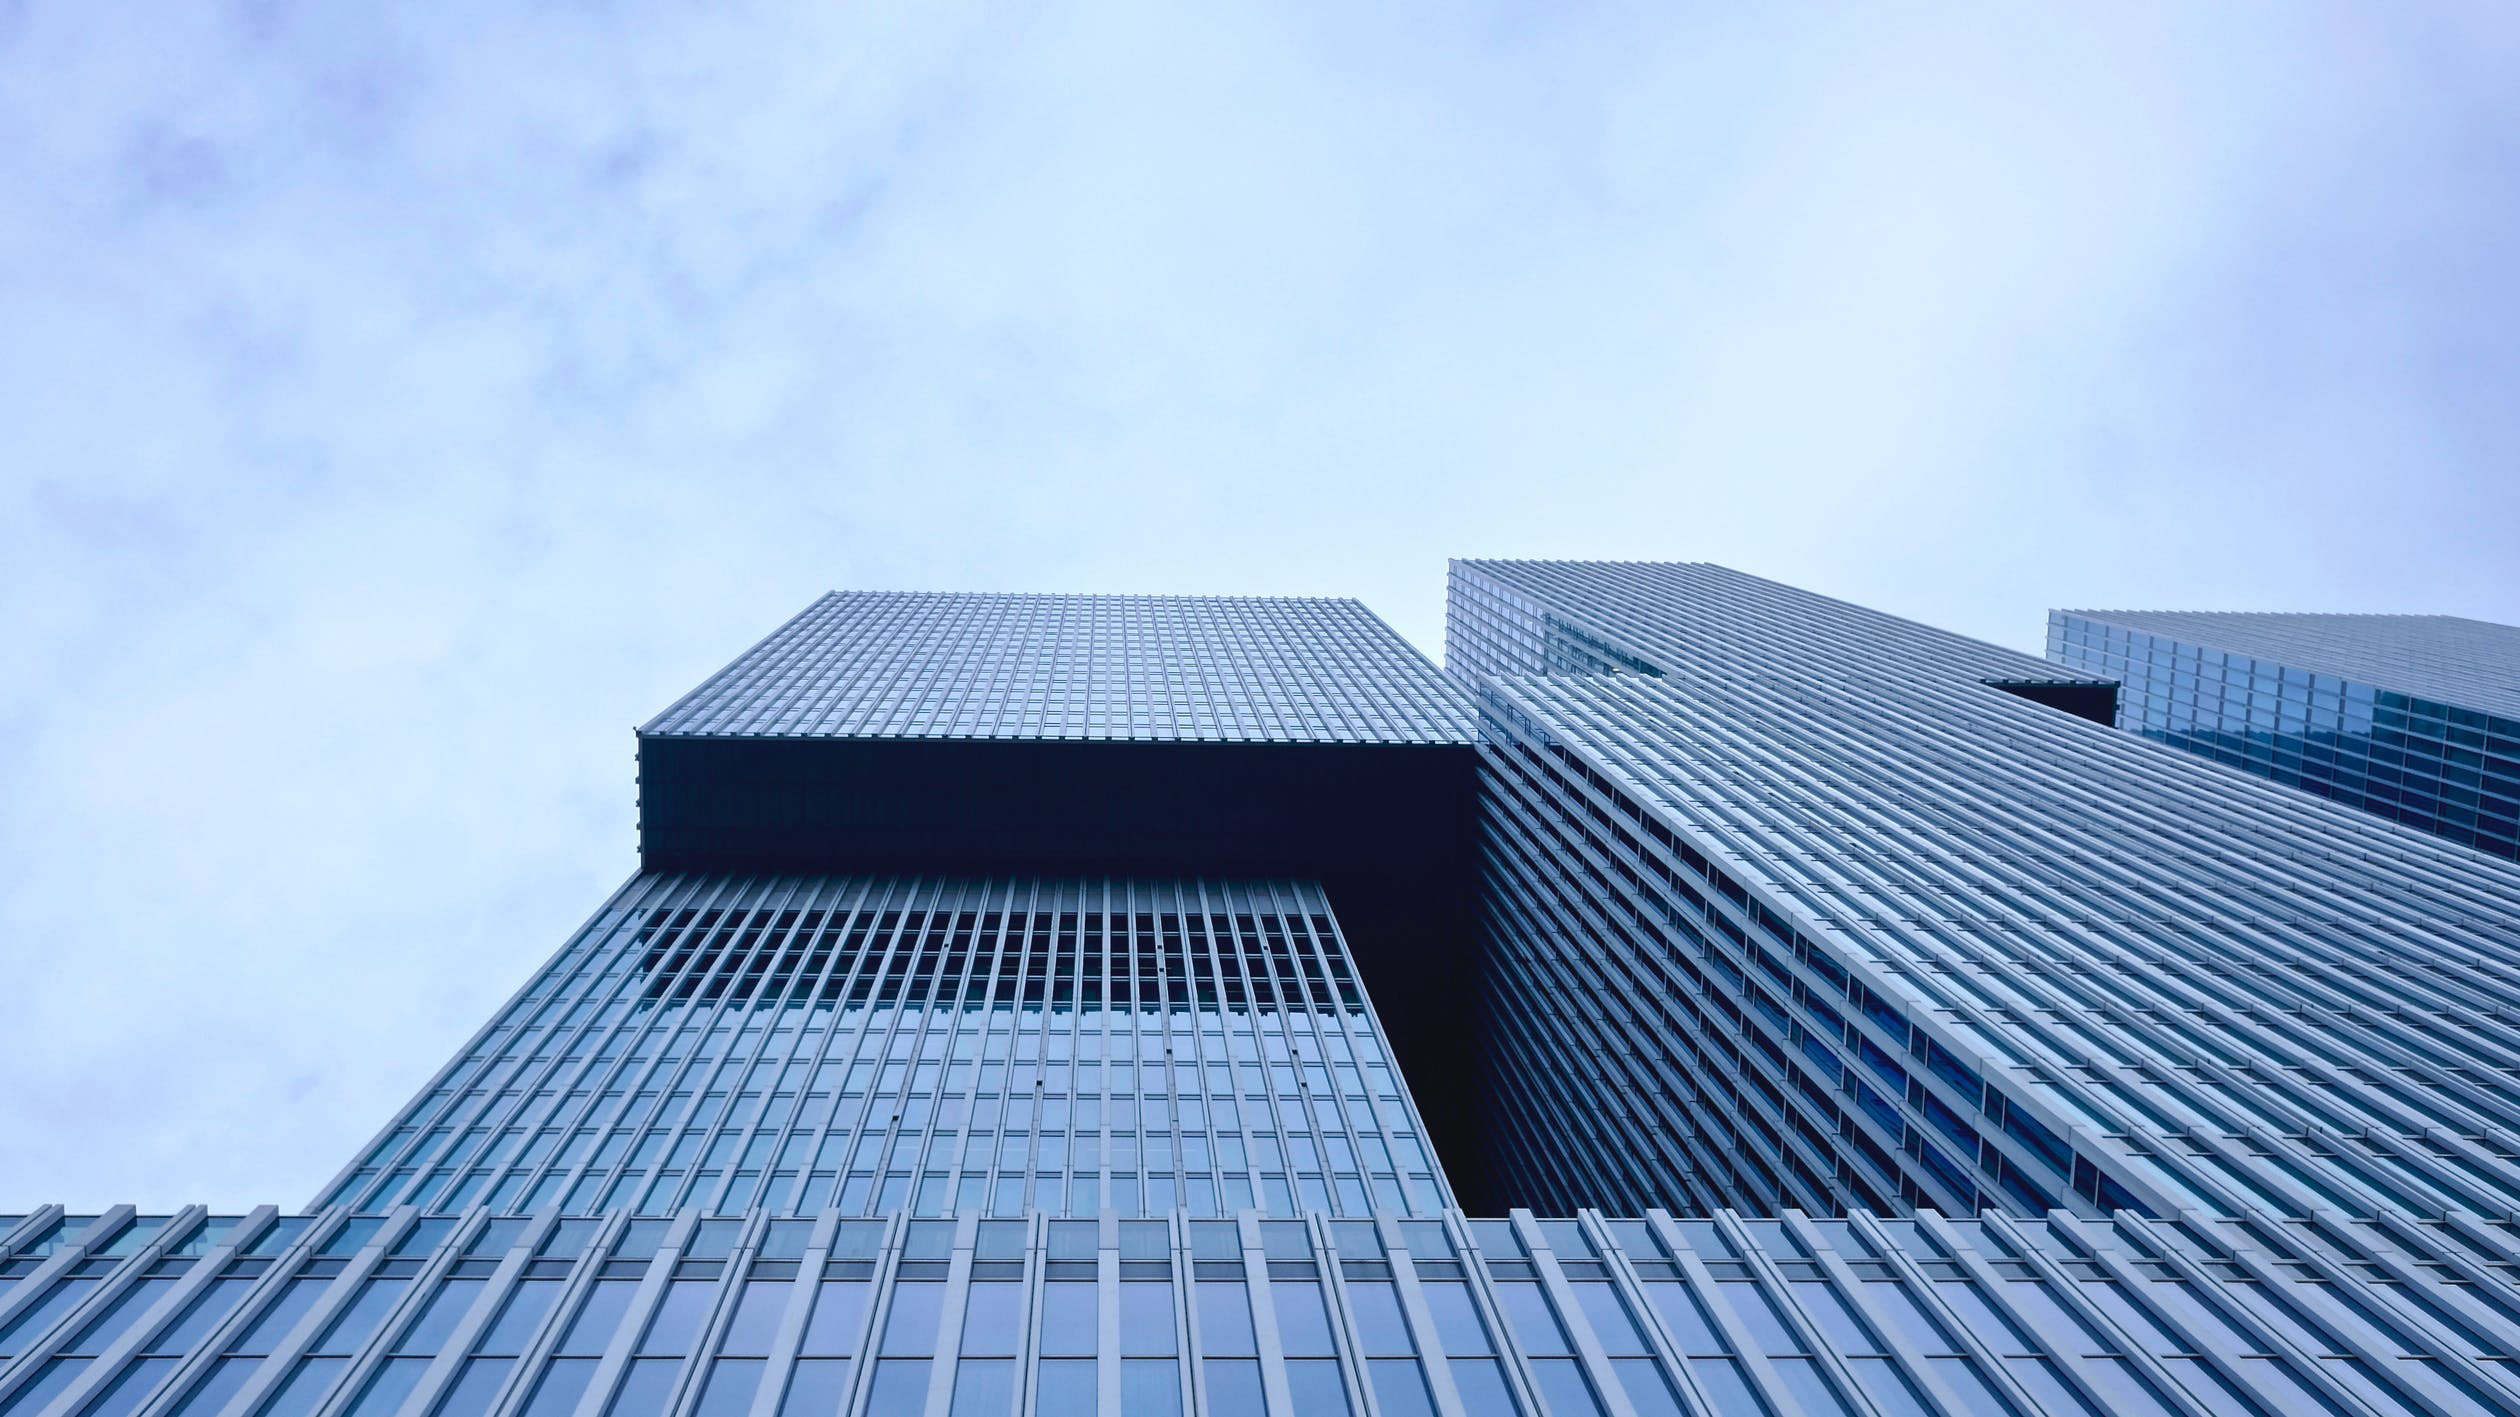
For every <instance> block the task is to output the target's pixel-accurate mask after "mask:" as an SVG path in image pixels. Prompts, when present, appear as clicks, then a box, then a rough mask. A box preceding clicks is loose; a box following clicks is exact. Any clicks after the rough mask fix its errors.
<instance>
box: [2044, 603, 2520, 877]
mask: <svg viewBox="0 0 2520 1417" xmlns="http://www.w3.org/2000/svg"><path fill="white" fill-rule="evenodd" d="M2048 658H2050V659H2051V660H2054V661H2055V662H2057V663H2058V664H2062V665H2067V666H2070V667H2072V668H2074V669H2076V670H2079V671H2082V672H2085V673H2090V674H2099V675H2105V676H2107V677H2109V678H2112V679H2116V680H2119V681H2120V682H2121V683H2122V684H2123V685H2124V686H2125V687H2124V692H2123V694H2122V697H2121V699H2120V701H2119V711H2120V722H2119V726H2120V727H2123V728H2125V729H2127V730H2128V731H2130V732H2134V733H2140V734H2142V735H2144V736H2145V737H2147V738H2152V739H2155V740H2157V741H2159V742H2163V743H2167V744H2169V745H2170V746H2172V747H2174V748H2184V749H2186V750H2187V751H2189V752H2191V753H2197V754H2200V755H2202V756H2205V757H2209V758H2212V759H2214V760H2215V761H2216V762H2220V763H2227V764H2229V765H2231V766H2233V767H2236V768H2238V769H2240V770H2241V771H2243V772H2248V773H2254V774H2256V775H2257V776H2259V777H2264V778H2271V779H2273V780H2274V781H2276V782H2280V783H2283V784H2285V785H2286V786H2289V787H2299V788H2303V789H2305V790H2307V791H2311V792H2315V793H2318V794H2319V795H2320V796H2322V797H2328V798H2333V799H2334V800H2336V801H2339V802H2343V803H2347V804H2349V805H2351V806H2355V807H2360V808H2362V809H2363V810H2364V811H2366V812H2373V813H2377V814H2378V815H2380V816H2383V817H2387V818H2389V819H2390V820H2392V821H2398V822H2404V823H2405V824H2406V825H2408V826H2411V827H2416V828H2418V829H2420V830H2423V831H2428V832H2431V833H2433V834H2434V835H2436V836H2442V837H2447V838H2449V839H2450V840H2452V841H2455V842H2459V843H2461V844H2462V845H2466V846H2473V847H2475V848H2476V849H2477V850H2479V851H2485V852H2490V853H2492V854H2493V855H2496V856H2500V857H2503V858H2505V859H2507V860H2520V629H2515V628H2513V627H2512V626H2509V625H2495V624H2489V623H2487V622H2485V621H2481V620H2463V619H2460V618H2458V617H2456V616H2451V615H2249V614H2221V613H2213V612H2194V611H2143V610H2052V611H2050V612H2048Z"/></svg>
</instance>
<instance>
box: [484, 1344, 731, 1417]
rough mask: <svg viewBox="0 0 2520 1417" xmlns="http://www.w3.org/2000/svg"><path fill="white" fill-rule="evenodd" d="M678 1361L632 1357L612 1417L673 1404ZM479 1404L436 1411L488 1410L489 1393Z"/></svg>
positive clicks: (652, 1414)
mask: <svg viewBox="0 0 2520 1417" xmlns="http://www.w3.org/2000/svg"><path fill="white" fill-rule="evenodd" d="M682 1369H683V1365H682V1360H681V1359H679V1358H633V1359H631V1360H630V1370H629V1372H627V1373H625V1374H623V1376H622V1379H621V1386H620V1388H619V1389H617V1390H616V1391H615V1392H614V1393H613V1400H612V1406H611V1407H610V1408H609V1409H607V1410H608V1411H610V1412H611V1414H612V1417H656V1414H658V1413H661V1412H663V1411H665V1410H666V1408H667V1405H668V1404H669V1403H670V1402H672V1401H673V1397H674V1384H675V1382H676V1381H677V1380H679V1379H680V1378H681V1377H682ZM483 1398H484V1400H483V1401H481V1402H479V1403H457V1402H455V1401H453V1400H452V1399H450V1400H449V1401H448V1402H447V1403H446V1404H445V1405H444V1406H442V1407H441V1408H439V1412H440V1414H441V1417H460V1414H463V1413H468V1412H487V1411H489V1410H490V1404H489V1402H488V1400H487V1399H488V1394H486V1393H485V1394H483Z"/></svg>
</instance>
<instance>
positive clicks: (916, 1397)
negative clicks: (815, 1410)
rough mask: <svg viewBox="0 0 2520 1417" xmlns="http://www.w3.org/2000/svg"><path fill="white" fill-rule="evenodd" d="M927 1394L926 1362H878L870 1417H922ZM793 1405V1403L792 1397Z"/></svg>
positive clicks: (869, 1399)
mask: <svg viewBox="0 0 2520 1417" xmlns="http://www.w3.org/2000/svg"><path fill="white" fill-rule="evenodd" d="M927 1394H928V1360H927V1359H925V1358H884V1359H879V1360H877V1362H876V1364H875V1386H874V1388H873V1389H872V1390H871V1391H869V1393H868V1394H867V1401H866V1413H867V1417H919V1414H920V1413H922V1412H925V1411H926V1410H927ZM790 1401H791V1403H793V1401H794V1398H793V1396H791V1398H790Z"/></svg>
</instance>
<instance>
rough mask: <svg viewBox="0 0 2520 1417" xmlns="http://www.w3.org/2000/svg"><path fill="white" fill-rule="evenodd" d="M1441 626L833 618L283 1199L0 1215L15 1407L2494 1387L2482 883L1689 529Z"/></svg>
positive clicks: (2511, 1251) (1511, 584) (1305, 1404)
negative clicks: (1712, 552) (524, 970)
mask: <svg viewBox="0 0 2520 1417" xmlns="http://www.w3.org/2000/svg"><path fill="white" fill-rule="evenodd" d="M1448 644H1449V651H1450V653H1449V657H1448V658H1449V662H1448V664H1447V666H1446V670H1444V671H1439V670H1437V669H1436V668H1435V667H1434V666H1432V665H1430V664H1428V663H1427V662H1426V661H1425V660H1424V659H1422V658H1421V657H1419V656H1418V655H1417V654H1416V653H1415V652H1414V651H1412V650H1410V649H1409V648H1408V647H1407V646H1406V645H1405V644H1403V643H1402V642H1401V641H1400V640H1399V639H1398V638H1397V637H1396V636H1394V635H1392V634H1391V632H1390V631H1389V630H1388V629H1387V628H1385V627H1383V626H1382V625H1381V623H1380V622H1379V621H1377V620H1375V619H1374V618H1373V617H1372V616H1371V615H1370V614H1368V613H1367V612H1365V611H1364V609H1363V608H1362V607H1360V606H1358V605H1356V604H1355V603H1354V602H1348V601H1326V600H1219V599H1192V598H1179V597H1080V596H924V595H835V596H829V597H826V598H824V599H823V600H821V601H818V602H817V603H816V604H815V605H813V606H812V607H809V608H808V609H807V611H806V612H805V613H804V614H802V615H800V616H799V617H798V618H797V619H796V620H794V621H792V622H791V623H790V624H789V625H787V626H786V627H784V628H782V629H781V630H779V631H778V632H777V633H775V634H774V635H772V636H771V637H770V638H769V639H768V640H765V641H764V642H763V643H762V644H761V645H759V646H757V647H755V648H754V649H753V650H752V651H750V652H748V653H747V654H745V655H744V656H743V657H741V658H739V659H738V660H737V661H736V662H735V663H734V664H732V665H730V666H729V667H728V668H727V669H726V670H724V671H722V672H721V673H719V674H718V675H716V676H714V677H713V678H711V679H710V680H709V681H708V682H706V683H704V684H703V685H701V686H700V688H698V689H697V690H695V691H694V692H693V693H692V694H690V695H688V696H686V697H685V698H684V699H682V700H681V701H679V702H678V703H676V704H674V705H673V706H672V707H670V708H669V709H667V710H666V712H664V713H663V714H661V715H659V716H658V717H657V718H656V719H655V720H654V721H652V722H651V723H649V724H648V725H647V726H646V727H645V728H643V729H642V730H640V733H639V737H638V761H639V783H638V788H639V808H640V863H639V870H638V871H637V873H636V874H635V875H633V876H632V878H631V879H630V880H629V881H628V882H627V883H626V884H625V885H623V886H622V887H621V889H620V890H618V891H617V892H616V893H615V894H614V896H613V897H612V898H611V899H610V900H609V901H607V902H606V903H605V904H604V905H603V906H602V908H601V909H599V910H598V911H597V912H596V914H595V916H594V917H593V918H592V919H591V920H589V921H588V923H587V924H586V925H585V926H584V927H583V928H582V929H581V930H580V931H579V932H578V933H577V934H576V935H575V936H574V937H572V938H571V939H570V940H569V941H568V942H567V943H565V944H564V945H563V946H562V948H561V949H560V951H559V953H558V954H557V955H555V956H554V957H553V958H552V959H551V960H550V962H549V963H548V964H547V965H546V966H545V967H544V968H543V969H542V970H540V971H539V972H537V973H536V974H535V976H534V977H533V979H532V980H531V981H530V982H529V983H528V984H527V985H526V987H525V988H524V989H523V990H522V991H521V992H520V993H519V994H518V995H517V997H516V998H515V999H513V1000H512V1001H510V1003H509V1004H508V1005H507V1006H506V1007H505V1008H504V1009H502V1010H501V1011H500V1012H499V1014H498V1015H496V1016H495V1017H494V1018H493V1019H492V1020H491V1021H490V1023H489V1024H488V1025H487V1026H486V1027H485V1028H484V1029H483V1030H482V1032H481V1033H480V1034H479V1035H478V1036H476V1037H475V1038H474V1039H473V1040H472V1042H471V1043H470V1044H468V1045H467V1046H466V1047H465V1048H464V1049H463V1050H462V1052H460V1053H459V1054H458V1056H457V1057H456V1058H455V1059H453V1060H452V1061H451V1062H450V1063H449V1064H448V1065H447V1067H446V1068H444V1069H443V1070H442V1071H441V1072H440V1073H439V1075H438V1076H436V1077H435V1078H433V1079H432V1080H430V1081H429V1082H428V1083H427V1084H426V1085H425V1086H424V1087H423V1088H422V1089H421V1092H420V1094H419V1095H418V1096H417V1097H416V1098H414V1099H413V1101H412V1102H411V1104H410V1105H409V1106H408V1107H406V1108H405V1109H404V1110H403V1111H402V1112H401V1113H400V1114H399V1115H397V1116H396V1117H395V1118H394V1119H393V1120H392V1121H391V1122H389V1123H388V1124H387V1126H386V1127H385V1129H384V1130H383V1132H382V1133H381V1134H380V1135H379V1136H378V1137H377V1138H376V1139H375V1140H374V1141H373V1142H372V1143H371V1144H370V1145H369V1146H368V1147H367V1148H365V1149H364V1150H363V1151H362V1153H361V1154H360V1155H359V1156H358V1157H357V1158H355V1159H354V1160H352V1161H351V1162H350V1163H349V1164H348V1165H347V1166H345V1167H344V1168H343V1170H342V1172H341V1173H340V1174H339V1175H338V1176H337V1177H336V1178H335V1179H334V1180H333V1181H332V1182H331V1183H330V1184H329V1185H328V1186H327V1187H326V1188H325V1191H324V1192H323V1194H322V1196H321V1197H320V1198H319V1200H318V1202H317V1203H316V1205H314V1206H313V1207H312V1208H310V1209H309V1210H307V1211H305V1212H303V1213H298V1214H283V1213H280V1212H278V1211H276V1210H274V1209H272V1208H269V1207H265V1208H263V1209H259V1210H255V1211H252V1212H250V1213H245V1214H233V1213H230V1214H216V1215H214V1214H209V1213H207V1212H206V1211H205V1210H203V1209H201V1208H198V1207H196V1208H192V1209H187V1210H184V1211H180V1212H177V1213H174V1214H153V1215H140V1214H136V1213H135V1212H134V1211H133V1210H132V1209H131V1208H130V1207H117V1208H112V1209H108V1210H104V1211H99V1212H89V1213H80V1214H68V1213H65V1212H64V1210H63V1209H62V1208H61V1207H59V1206H38V1207H30V1208H24V1209H13V1210H8V1211H6V1212H5V1213H0V1417H389V1414H391V1417H1087V1414H1091V1415H1092V1417H1173V1414H1200V1417H1207V1414H1214V1415H1215V1417H1680V1414H1688V1417H1735V1414H1745V1413H1747V1414H1763V1415H1764V1417H1792V1414H1800V1413H1820V1414H1828V1415H1829V1417H1910V1414H1936V1417H1961V1414H1968V1417H1978V1415H1979V1414H2020V1417H2030V1414H2049V1413H2053V1414H2072V1415H2073V1417H2100V1415H2101V1414H2108V1415H2109V1417H2115V1415H2116V1414H2142V1415H2143V1417H2151V1414H2178V1417H2221V1414H2228V1413H2240V1414H2253V1415H2254V1417H2294V1414H2297V1413H2303V1412H2318V1413H2330V1414H2335V1413H2355V1414H2360V1413H2397V1412H2408V1413H2426V1414H2435V1415H2436V1417H2438V1414H2444V1413H2451V1414H2490V1413H2502V1412H2509V1411H2514V1410H2520V1376H2515V1373H2514V1371H2513V1366H2512V1365H2513V1364H2514V1363H2515V1362H2520V1281H2515V1275H2520V1220H2516V1219H2515V1210H2516V1209H2520V1205H2515V1201H2516V1200H2520V1165H2515V1152H2520V1128H2515V1127H2514V1125H2513V1118H2512V1116H2511V1113H2512V1111H2513V1110H2514V1107H2515V1102H2514V1099H2515V1097H2520V1093H2516V1092H2515V1090H2514V1088H2515V1084H2520V1071H2516V1069H2515V1064H2516V1063H2520V1057H2515V1053H2514V1050H2513V1048H2512V1046H2511V1043H2510V1037H2511V1034H2510V1030H2509V1020H2510V1019H2511V1018H2512V1017H2513V1016H2514V1004H2515V1002H2516V1001H2515V999H2514V997H2513V995H2514V989H2513V985H2514V983H2515V970H2520V964H2515V962H2514V946H2515V945H2516V944H2520V938H2515V936H2516V934H2520V924H2515V922H2520V869H2515V868H2513V867H2510V866H2506V865H2503V864H2501V863H2498V862H2495V861H2492V860H2489V859H2485V858H2481V857H2479V856H2478V855H2476V854H2475V853H2473V852H2469V851H2466V850H2463V849H2460V848H2457V847H2452V846H2449V845H2446V844H2440V843H2437V842H2435V841H2433V840H2432V839H2430V838H2427V837H2422V836H2419V835H2414V834H2410V833H2408V832H2405V831H2403V830H2401V829H2399V828H2397V827H2394V826H2392V825H2390V824H2387V823H2383V822H2379V821H2376V820H2374V819H2372V818H2370V817H2367V816H2364V815H2361V814H2357V813H2352V812H2348V811H2345V810H2344V809H2342V808H2339V807H2336V806H2334V805H2332V804H2328V803H2324V802H2321V801H2318V800H2317V799H2314V798H2309V797H2305V796H2303V795H2302V794H2300V793H2296V792H2292V791H2289V790H2287V789H2283V788H2279V787H2276V786H2273V785H2270V784H2266V783H2263V782H2260V781H2258V780H2256V779H2253V778H2250V777H2248V776H2246V775H2243V774H2241V773H2238V772H2235V771H2232V770H2231V769H2229V768H2226V767H2223V766H2219V765H2217V764H2214V763H2211V762H2207V761H2205V760H2202V759H2200V758H2196V757H2192V756H2189V755H2185V754H2181V753H2176V752H2173V751H2171V750H2169V749H2167V748H2165V747H2163V746H2162V745H2160V744H2158V743H2153V742H2148V741H2145V740H2144V739H2142V738H2140V737H2137V736H2134V735H2129V734H2123V733H2119V732H2116V731H2115V730H2113V729H2111V728H2109V727H2106V726H2105V725H2106V724H2108V723H2109V722H2111V721H2112V720H2113V719H2114V717H2115V714H2116V692H2117V686H2116V684H2115V682H2114V681H2113V680H2111V679H2108V678H2103V677H2094V676H2092V675H2090V674H2086V673H2082V672H2077V671H2072V670H2060V669H2059V668H2057V667H2056V666H2052V665H2046V664H2043V663H2042V662H2040V661H2036V660H2031V659H2028V658H2026V657H2024V656H2020V655H2015V654H2012V653H2010V652H2007V651H2003V650H1999V649H1994V648H1992V647H1989V646H1985V645H1981V644H1977V643H1975V642H1972V641H1969V640H1965V639H1962V638H1959V637H1956V636H1951V635H1945V634H1942V633H1941V632H1938V631H1933V630H1929V629H1926V628H1924V627H1922V626H1917V625H1914V624H1910V623H1908V622H1905V621H1900V620H1897V619H1894V618H1892V617H1888V616H1883V615H1878V614H1875V613H1873V612H1870V611H1865V610H1861V609H1859V608H1857V607H1853V606H1848V605H1844V604H1841V603H1838V602H1835V601H1829V600H1826V599H1824V598H1822V597H1818V596H1813V595H1809V594H1806V593H1804V592H1800V591H1794V590H1791V589H1789V588H1786V587H1782V586H1777V585H1774V584H1772V583H1769V582H1764V581H1759V580H1757V579H1755V578H1752V577H1748V576H1742V575H1739V574H1737V573H1734V572H1729V571H1724V570H1721V569H1719V568H1715V567H1704V566H1617V565H1567V564H1559V563H1530V562H1460V563H1456V564H1455V566H1454V570H1453V584H1452V601H1451V619H1450V625H1449V628H1448ZM1482 1213H1484V1214H1487V1215H1490V1216H1494V1217H1496V1218H1487V1219H1476V1218H1472V1217H1473V1216H1474V1215H1479V1214H1482ZM1557 1216H1563V1217H1568V1218H1551V1217H1557Z"/></svg>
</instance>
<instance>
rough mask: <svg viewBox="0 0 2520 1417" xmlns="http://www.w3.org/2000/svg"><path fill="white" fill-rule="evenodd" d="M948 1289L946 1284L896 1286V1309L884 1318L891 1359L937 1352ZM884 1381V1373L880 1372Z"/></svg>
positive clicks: (887, 1350)
mask: <svg viewBox="0 0 2520 1417" xmlns="http://www.w3.org/2000/svg"><path fill="white" fill-rule="evenodd" d="M944 1306H945V1286H944V1285H942V1284H897V1285H895V1286H893V1295H892V1309H891V1311H890V1312H889V1313H887V1314H886V1315H885V1316H884V1348H883V1351H884V1353H885V1354H886V1355H887V1356H890V1355H895V1354H899V1355H919V1354H928V1353H934V1352H935V1351H936V1330H937V1325H938V1324H939V1323H941V1322H942V1321H943V1315H944ZM876 1373H877V1375H878V1376H879V1377H880V1376H881V1375H882V1373H883V1369H881V1368H878V1369H877V1370H876Z"/></svg>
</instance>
